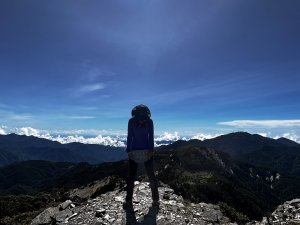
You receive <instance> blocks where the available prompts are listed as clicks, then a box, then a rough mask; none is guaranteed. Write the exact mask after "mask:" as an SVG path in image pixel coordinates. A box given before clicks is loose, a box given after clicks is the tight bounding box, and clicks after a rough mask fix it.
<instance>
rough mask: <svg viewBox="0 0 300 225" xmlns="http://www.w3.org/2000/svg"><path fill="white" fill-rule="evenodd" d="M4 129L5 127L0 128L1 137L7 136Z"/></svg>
mask: <svg viewBox="0 0 300 225" xmlns="http://www.w3.org/2000/svg"><path fill="white" fill-rule="evenodd" d="M4 129H5V127H3V126H1V127H0V134H1V135H5V134H6V131H5V130H4Z"/></svg>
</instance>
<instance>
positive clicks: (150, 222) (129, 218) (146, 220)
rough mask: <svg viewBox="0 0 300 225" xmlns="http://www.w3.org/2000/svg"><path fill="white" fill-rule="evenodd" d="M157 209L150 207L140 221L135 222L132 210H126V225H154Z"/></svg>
mask: <svg viewBox="0 0 300 225" xmlns="http://www.w3.org/2000/svg"><path fill="white" fill-rule="evenodd" d="M158 211H159V209H157V208H156V207H153V206H151V207H150V208H149V211H148V213H147V214H146V215H144V217H143V220H142V221H137V220H136V217H135V213H134V211H133V210H131V211H130V210H126V225H156V216H157V214H158Z"/></svg>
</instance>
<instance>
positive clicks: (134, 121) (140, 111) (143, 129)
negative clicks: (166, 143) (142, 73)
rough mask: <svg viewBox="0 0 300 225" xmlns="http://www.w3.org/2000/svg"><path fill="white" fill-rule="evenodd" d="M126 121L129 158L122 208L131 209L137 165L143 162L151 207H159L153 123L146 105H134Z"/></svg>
mask: <svg viewBox="0 0 300 225" xmlns="http://www.w3.org/2000/svg"><path fill="white" fill-rule="evenodd" d="M131 116H132V117H131V118H130V119H129V121H128V133H127V146H126V152H127V154H128V160H129V173H128V177H127V180H126V183H127V193H126V198H125V202H124V204H123V207H124V209H133V205H132V197H133V189H134V181H135V177H136V172H137V168H138V165H141V164H142V163H143V164H144V166H145V168H146V172H147V176H148V178H149V183H150V188H151V194H152V207H156V208H159V194H158V181H157V178H156V176H155V173H154V169H153V151H154V125H153V120H152V119H151V118H150V117H151V113H150V110H149V108H148V107H147V106H146V105H143V104H140V105H137V106H135V107H134V108H133V109H132V111H131Z"/></svg>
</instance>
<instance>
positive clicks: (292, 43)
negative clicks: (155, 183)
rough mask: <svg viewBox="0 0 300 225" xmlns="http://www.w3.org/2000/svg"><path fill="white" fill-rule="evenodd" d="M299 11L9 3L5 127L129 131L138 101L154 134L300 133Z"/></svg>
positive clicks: (5, 7)
mask: <svg viewBox="0 0 300 225" xmlns="http://www.w3.org/2000/svg"><path fill="white" fill-rule="evenodd" d="M299 11H300V2H299V1H297V0H294V1H292V0H291V1H289V2H288V3H287V2H286V1H277V0H272V1H271V0H268V1H267V0H265V1H261V0H253V1H240V0H228V1H223V0H216V1H199V0H197V1H196V0H195V1H176V0H174V1H158V0H155V1H144V0H142V1H140V0H136V1H93V0H91V1H83V0H81V1H79V0H72V1H71V0H65V1H60V0H51V1H39V0H27V1H22V0H18V1H17V0H2V1H1V2H0V30H1V34H0V77H1V82H0V129H1V130H2V133H4V132H7V130H13V129H17V128H22V127H31V128H34V129H37V130H46V131H49V132H50V133H51V132H52V133H55V132H56V131H67V130H69V131H71V130H72V131H76V130H94V131H95V130H96V131H99V133H101V132H100V131H104V130H105V132H108V133H109V132H111V133H123V134H124V133H126V129H127V121H128V119H129V117H130V112H131V109H132V108H133V107H134V106H135V105H137V104H141V103H142V104H146V105H148V106H149V108H150V110H151V112H152V118H153V120H154V125H155V131H156V134H163V133H164V132H169V133H173V134H174V132H175V131H176V132H178V133H179V134H182V135H195V134H199V133H205V134H212V135H214V134H220V133H228V132H232V131H239V130H243V131H249V132H253V133H265V134H269V136H272V135H273V136H276V135H281V134H287V133H289V134H290V135H294V137H295V140H300V139H297V138H299V137H300V121H299V120H300V117H299V110H300V103H299V100H298V99H299V94H300V85H299V83H300V75H299V71H300V41H299V40H300V29H299V27H300V13H299ZM246 120H247V121H248V122H247V121H246ZM287 120H288V121H287ZM249 121H250V122H249ZM272 121H273V122H272ZM270 124H271V125H270ZM87 133H88V132H87ZM92 133H93V132H92ZM93 134H94V133H93Z"/></svg>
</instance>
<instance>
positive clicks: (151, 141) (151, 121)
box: [149, 119, 154, 151]
mask: <svg viewBox="0 0 300 225" xmlns="http://www.w3.org/2000/svg"><path fill="white" fill-rule="evenodd" d="M149 145H150V146H149V150H150V151H154V125H153V120H151V119H150V128H149Z"/></svg>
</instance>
